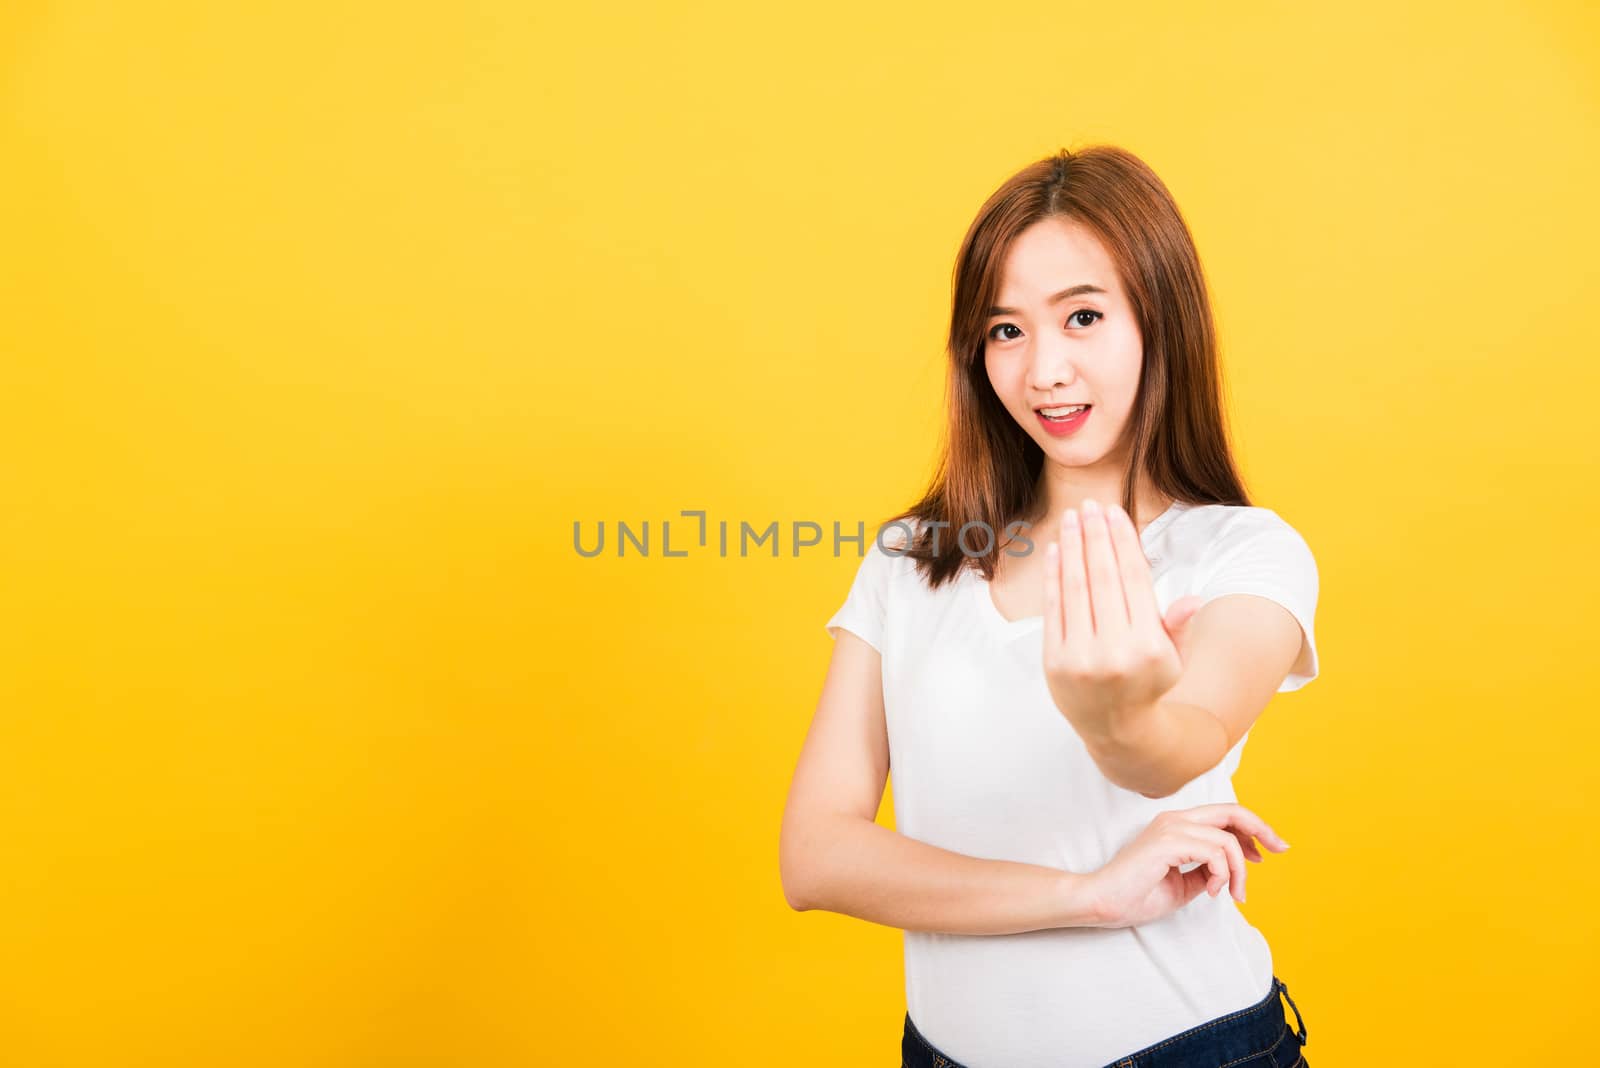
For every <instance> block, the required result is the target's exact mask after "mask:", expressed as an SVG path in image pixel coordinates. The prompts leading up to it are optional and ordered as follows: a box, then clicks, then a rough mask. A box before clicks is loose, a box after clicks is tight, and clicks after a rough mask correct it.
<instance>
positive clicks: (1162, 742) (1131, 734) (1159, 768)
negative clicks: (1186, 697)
mask: <svg viewBox="0 0 1600 1068" xmlns="http://www.w3.org/2000/svg"><path fill="white" fill-rule="evenodd" d="M1084 742H1085V744H1086V745H1087V746H1088V748H1089V755H1090V756H1091V757H1093V758H1094V762H1095V763H1096V764H1097V765H1099V767H1100V770H1101V772H1102V773H1104V775H1105V777H1106V778H1108V779H1110V780H1111V781H1112V782H1114V783H1116V784H1117V785H1118V786H1121V787H1123V788H1124V789H1127V790H1137V791H1138V792H1139V793H1141V794H1143V795H1145V796H1146V797H1169V796H1171V795H1172V794H1175V793H1177V792H1178V790H1180V789H1181V788H1182V787H1183V786H1185V785H1186V784H1188V783H1189V782H1191V781H1192V780H1193V779H1194V778H1195V777H1196V776H1198V775H1200V774H1201V773H1203V772H1206V771H1209V770H1210V769H1212V768H1214V767H1216V766H1217V764H1218V763H1219V762H1221V760H1222V758H1223V757H1224V756H1226V755H1227V753H1228V733H1227V730H1226V729H1225V728H1224V727H1223V725H1222V722H1221V721H1220V720H1218V719H1217V717H1215V716H1213V715H1212V714H1211V713H1210V712H1208V711H1206V710H1205V709H1204V708H1201V707H1199V706H1198V705H1187V704H1180V703H1177V702H1172V701H1159V700H1158V701H1156V702H1155V703H1154V704H1152V705H1147V706H1144V707H1142V708H1137V709H1124V710H1122V711H1120V712H1119V713H1118V714H1117V715H1116V716H1114V717H1112V719H1111V726H1110V728H1109V729H1108V730H1107V731H1106V732H1105V733H1103V734H1101V735H1099V736H1097V737H1093V738H1089V737H1086V738H1084Z"/></svg>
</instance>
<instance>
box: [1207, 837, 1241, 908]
mask: <svg viewBox="0 0 1600 1068" xmlns="http://www.w3.org/2000/svg"><path fill="white" fill-rule="evenodd" d="M1194 832H1195V833H1196V834H1197V835H1199V836H1200V837H1201V838H1203V839H1204V840H1206V841H1208V842H1212V843H1214V844H1215V845H1217V846H1219V847H1220V848H1221V849H1222V851H1223V853H1224V855H1225V856H1226V857H1227V863H1226V865H1225V874H1226V878H1227V885H1228V889H1229V891H1231V892H1232V894H1233V896H1234V897H1235V898H1236V899H1237V900H1239V901H1243V900H1244V879H1245V874H1246V870H1245V866H1244V850H1242V849H1240V848H1239V839H1237V838H1235V837H1234V836H1233V835H1232V834H1229V833H1228V832H1227V831H1224V830H1222V829H1221V828H1218V827H1207V826H1205V825H1203V824H1196V825H1195V827H1194Z"/></svg>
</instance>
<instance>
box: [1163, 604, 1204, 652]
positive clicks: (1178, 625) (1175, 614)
mask: <svg viewBox="0 0 1600 1068" xmlns="http://www.w3.org/2000/svg"><path fill="white" fill-rule="evenodd" d="M1202 603H1203V602H1202V601H1201V600H1200V598H1198V597H1179V598H1178V599H1177V600H1176V601H1173V602H1172V604H1171V605H1170V606H1169V607H1168V608H1167V611H1166V614H1165V615H1164V616H1163V617H1162V620H1161V622H1162V623H1163V624H1164V625H1165V626H1166V628H1167V636H1168V637H1169V638H1171V639H1172V644H1173V646H1175V647H1176V648H1177V650H1178V655H1179V656H1180V657H1181V656H1183V655H1184V652H1185V648H1184V647H1185V646H1186V645H1187V643H1188V640H1189V622H1190V621H1191V620H1193V619H1194V614H1195V613H1196V612H1198V611H1200V605H1201V604H1202Z"/></svg>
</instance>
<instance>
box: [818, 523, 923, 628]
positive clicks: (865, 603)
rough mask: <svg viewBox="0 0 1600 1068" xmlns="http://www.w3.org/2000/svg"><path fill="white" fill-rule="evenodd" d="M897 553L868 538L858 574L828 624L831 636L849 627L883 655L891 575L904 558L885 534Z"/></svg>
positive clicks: (897, 547)
mask: <svg viewBox="0 0 1600 1068" xmlns="http://www.w3.org/2000/svg"><path fill="white" fill-rule="evenodd" d="M885 541H886V542H888V543H889V544H890V545H891V548H893V550H894V552H895V555H890V553H888V552H885V551H884V550H883V549H882V548H880V547H879V545H878V543H877V541H876V540H875V539H870V540H868V542H867V551H866V553H865V555H863V556H862V557H861V564H860V566H859V567H857V568H856V577H855V580H854V581H853V582H851V584H850V592H849V593H848V594H847V595H846V596H845V599H844V604H842V605H840V606H839V610H838V611H837V612H835V613H834V614H833V618H832V619H829V620H828V622H827V623H825V624H824V626H825V627H826V628H827V630H828V634H829V636H831V637H833V638H835V639H837V638H838V637H839V630H840V629H843V630H847V631H849V632H850V633H851V634H854V635H855V636H856V637H858V638H860V639H861V640H862V641H864V642H866V643H867V644H868V645H870V646H872V647H873V648H874V649H876V650H878V653H879V655H882V653H883V635H884V627H885V624H886V622H887V619H888V607H889V578H890V574H891V571H892V569H893V567H894V565H895V564H896V563H898V562H899V561H900V560H901V559H903V558H904V553H902V552H900V549H899V546H898V545H897V544H895V542H893V541H891V540H890V536H889V535H885Z"/></svg>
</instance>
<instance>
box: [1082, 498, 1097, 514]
mask: <svg viewBox="0 0 1600 1068" xmlns="http://www.w3.org/2000/svg"><path fill="white" fill-rule="evenodd" d="M1083 514H1084V515H1099V514H1100V503H1099V502H1098V501H1096V500H1095V499H1094V498H1093V497H1090V498H1089V499H1088V500H1086V501H1084V502H1083Z"/></svg>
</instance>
